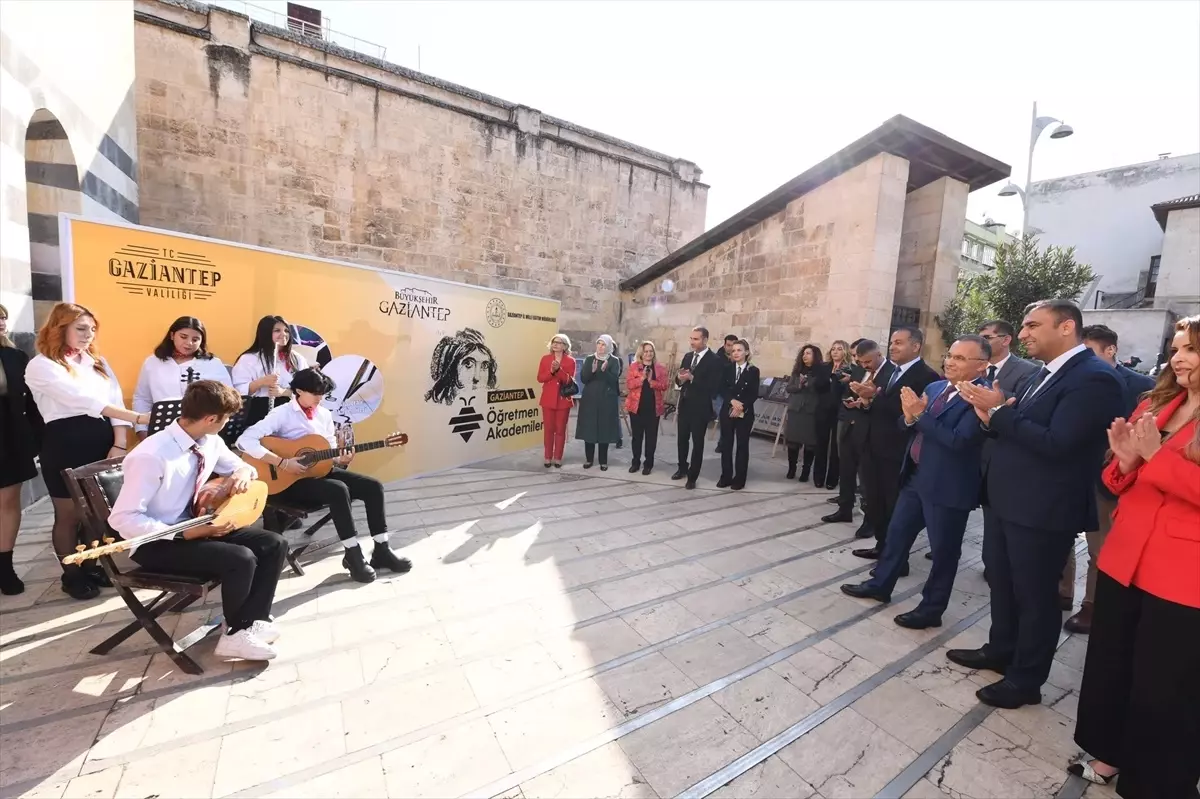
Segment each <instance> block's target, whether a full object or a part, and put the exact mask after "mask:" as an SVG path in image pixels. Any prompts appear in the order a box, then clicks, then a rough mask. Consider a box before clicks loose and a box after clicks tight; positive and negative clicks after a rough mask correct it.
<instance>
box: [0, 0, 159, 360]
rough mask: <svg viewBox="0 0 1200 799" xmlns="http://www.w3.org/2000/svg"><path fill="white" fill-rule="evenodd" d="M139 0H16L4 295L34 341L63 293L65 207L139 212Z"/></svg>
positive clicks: (96, 213) (5, 96)
mask: <svg viewBox="0 0 1200 799" xmlns="http://www.w3.org/2000/svg"><path fill="white" fill-rule="evenodd" d="M133 69H134V61H133V2H132V0H108V2H103V3H100V2H94V0H60V1H59V2H53V3H47V2H43V1H42V0H5V2H4V13H3V14H2V15H0V164H2V166H3V169H0V182H2V183H3V186H2V191H0V303H2V304H3V305H4V306H5V307H7V308H8V310H9V313H10V315H11V320H10V321H11V323H12V327H13V329H14V330H15V331H16V332H17V334H18V335H17V336H16V338H17V340H18V343H20V344H22V345H23V346H25V347H28V346H29V344H30V339H31V338H32V334H33V331H34V330H35V329H36V328H37V326H38V324H39V323H40V322H41V320H42V319H43V318H44V316H45V314H46V312H47V311H48V310H49V309H50V307H52V306H53V305H54V303H55V302H57V301H58V300H60V299H61V298H62V296H63V294H62V291H63V288H62V278H61V271H60V266H59V264H60V260H59V248H58V214H59V213H60V212H66V213H74V214H80V213H82V214H83V215H84V216H88V217H91V218H94V219H101V220H121V219H125V220H132V221H136V220H137V203H138V186H137V164H136V159H135V157H136V154H137V125H136V121H135V115H134V101H133V82H134V78H133Z"/></svg>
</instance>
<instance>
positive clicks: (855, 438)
mask: <svg viewBox="0 0 1200 799" xmlns="http://www.w3.org/2000/svg"><path fill="white" fill-rule="evenodd" d="M866 447H867V421H866V420H865V419H856V420H854V421H852V422H851V421H844V422H841V423H839V424H838V451H839V452H840V453H841V476H840V477H839V478H838V486H839V488H840V489H841V490H840V491H839V492H838V507H839V508H840V509H841V510H843V511H848V512H849V511H853V510H854V500H855V495H856V494H857V493H858V473H859V471H860V466H861V465H862V457H863V451H864V450H865V449H866Z"/></svg>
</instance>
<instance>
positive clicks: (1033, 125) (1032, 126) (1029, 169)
mask: <svg viewBox="0 0 1200 799" xmlns="http://www.w3.org/2000/svg"><path fill="white" fill-rule="evenodd" d="M1039 133H1041V131H1040V130H1038V124H1037V100H1034V101H1033V116H1032V117H1031V118H1030V122H1029V158H1028V159H1026V162H1025V196H1024V197H1022V198H1021V206H1022V215H1021V236H1022V237H1024V235H1025V234H1026V233H1027V232H1028V230H1029V192H1030V189H1031V188H1032V185H1033V148H1034V145H1036V144H1037V140H1038V134H1039Z"/></svg>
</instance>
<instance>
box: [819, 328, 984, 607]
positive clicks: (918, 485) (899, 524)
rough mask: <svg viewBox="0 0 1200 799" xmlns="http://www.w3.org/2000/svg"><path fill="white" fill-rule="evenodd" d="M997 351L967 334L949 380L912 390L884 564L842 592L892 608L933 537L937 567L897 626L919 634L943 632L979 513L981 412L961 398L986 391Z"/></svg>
mask: <svg viewBox="0 0 1200 799" xmlns="http://www.w3.org/2000/svg"><path fill="white" fill-rule="evenodd" d="M990 355H991V347H990V346H989V345H988V342H987V340H986V339H984V338H983V337H981V336H976V335H966V336H962V337H961V338H959V339H958V341H956V342H954V344H953V346H951V347H950V352H949V354H947V356H946V359H945V364H946V378H947V379H945V380H938V381H936V382H934V383H930V384H929V386H927V387H926V389H925V391H924V392H923V393H922V394H918V393H917V392H915V391H913V390H912V389H910V388H908V387H907V386H906V387H904V388H902V389H901V390H900V391H901V396H900V401H901V404H902V407H903V411H904V419H903V421H902V425H903V428H904V429H905V430H907V431H908V446H907V448H906V450H905V454H904V463H903V466H902V468H901V476H900V481H901V488H900V495H899V498H898V499H897V500H896V509H895V511H894V512H893V513H892V520H891V522H890V524H889V526H888V530H887V536H886V538H885V539H884V547H883V557H881V558H880V560H879V565H878V566H877V567H876V569H875V575H874V576H873V577H872V578H871V579H870V580H868V581H866V582H865V583H860V584H858V585H843V586H842V592H843V593H846V594H849V595H850V596H853V597H863V598H868V599H876V600H878V601H880V602H889V601H891V598H892V591H893V590H894V589H895V587H896V581H897V580H899V579H900V577H901V576H903V574H904V567H905V566H906V565H907V564H908V555H909V551H910V550H911V549H912V545H913V541H915V540H916V538H917V534H918V533H920V532H921V530H922V529H927V530H928V531H929V546H930V550H931V551H932V552H933V568H932V569H931V570H930V572H929V579H927V580H926V581H925V588H924V590H923V591H922V594H921V602H920V604H919V605H917V607H916V608H915V609H914V610H911V611H909V612H908V613H901V614H900V615H899V616H897V617H896V619H895V621H896V624H898V625H900V626H901V627H908V628H910V629H914V630H923V629H925V628H927V627H940V626H941V624H942V614H943V613H945V611H946V607H947V606H948V605H949V604H950V591H951V590H952V589H953V588H954V576H955V574H956V572H957V571H958V558H959V555H960V554H961V551H962V540H963V533H964V532H965V531H966V529H967V517H969V516H970V515H971V511H972V510H974V509H975V508H976V507H978V506H979V486H980V472H979V459H980V455H981V454H982V452H983V441H984V430H983V426H982V425H981V424H980V422H979V417H977V416H976V415H975V409H974V408H973V407H972V406H971V404H970V403H968V402H967V401H966V400H964V399H962V397H960V396H959V391H958V388H957V385H958V383H960V382H968V383H969V382H972V381H974V382H977V383H979V384H986V383H985V381H984V379H983V377H982V375H983V374H984V371H985V370H986V368H987V365H988V358H989V356H990Z"/></svg>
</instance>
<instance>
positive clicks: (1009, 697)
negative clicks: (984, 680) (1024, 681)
mask: <svg viewBox="0 0 1200 799" xmlns="http://www.w3.org/2000/svg"><path fill="white" fill-rule="evenodd" d="M975 696H977V697H979V701H980V702H983V703H984V704H985V705H991V706H992V707H1001V708H1005V709H1007V710H1016V709H1017V708H1019V707H1022V706H1024V705H1040V704H1041V703H1042V693H1041V691H1038V690H1034V689H1029V688H1022V687H1021V686H1019V685H1017V684H1015V683H1013V682H1011V681H1009V680H1007V679H1004V680H1000V681H999V682H994V683H992V684H991V685H985V686H983V687H982V688H980V689H979V690H978V691H976V692H975Z"/></svg>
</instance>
